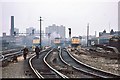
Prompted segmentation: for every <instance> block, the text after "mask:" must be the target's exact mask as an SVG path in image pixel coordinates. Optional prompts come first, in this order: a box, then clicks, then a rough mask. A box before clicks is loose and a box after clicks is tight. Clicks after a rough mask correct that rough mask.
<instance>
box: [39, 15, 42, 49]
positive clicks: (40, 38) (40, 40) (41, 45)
mask: <svg viewBox="0 0 120 80" xmlns="http://www.w3.org/2000/svg"><path fill="white" fill-rule="evenodd" d="M41 18H42V17H41V16H40V20H39V21H40V48H41V49H42V40H41V36H42V35H41V21H42V19H41Z"/></svg>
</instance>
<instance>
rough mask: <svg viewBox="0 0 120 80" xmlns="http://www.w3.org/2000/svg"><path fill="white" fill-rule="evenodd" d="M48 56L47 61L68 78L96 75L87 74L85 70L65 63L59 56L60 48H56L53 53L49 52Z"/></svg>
mask: <svg viewBox="0 0 120 80" xmlns="http://www.w3.org/2000/svg"><path fill="white" fill-rule="evenodd" d="M48 57H49V58H48V60H47V62H48V63H49V64H50V65H51V66H52V67H54V68H55V69H56V70H58V71H59V72H61V73H62V74H64V75H66V76H67V77H68V78H96V76H93V75H87V74H86V73H85V72H83V71H80V70H79V69H76V68H74V67H72V66H71V65H70V64H67V63H66V62H65V61H64V60H63V58H62V57H61V50H57V49H56V50H55V51H54V52H53V53H51V54H49V55H48ZM49 59H50V60H49Z"/></svg>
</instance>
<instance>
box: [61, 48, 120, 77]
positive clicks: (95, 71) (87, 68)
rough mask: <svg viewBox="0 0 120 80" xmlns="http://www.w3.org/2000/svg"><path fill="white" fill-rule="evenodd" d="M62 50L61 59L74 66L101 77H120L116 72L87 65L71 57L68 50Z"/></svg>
mask: <svg viewBox="0 0 120 80" xmlns="http://www.w3.org/2000/svg"><path fill="white" fill-rule="evenodd" d="M64 51H65V52H62V56H63V59H64V60H65V61H66V62H67V63H69V64H71V65H72V66H74V67H76V68H79V69H83V70H85V71H86V72H89V73H90V74H93V75H96V76H99V77H101V78H120V76H119V75H117V74H113V73H109V72H106V71H103V70H100V69H97V68H94V67H92V66H89V65H87V64H85V63H83V62H80V61H79V60H77V59H76V58H75V57H73V56H72V55H71V54H70V52H69V51H68V50H64ZM66 57H67V59H66ZM68 58H70V59H71V61H69V59H68ZM78 63H79V64H78Z"/></svg>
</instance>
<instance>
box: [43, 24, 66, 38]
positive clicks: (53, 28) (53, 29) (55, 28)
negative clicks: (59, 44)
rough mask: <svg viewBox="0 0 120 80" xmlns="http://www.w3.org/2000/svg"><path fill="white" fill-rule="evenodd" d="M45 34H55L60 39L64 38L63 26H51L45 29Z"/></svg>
mask: <svg viewBox="0 0 120 80" xmlns="http://www.w3.org/2000/svg"><path fill="white" fill-rule="evenodd" d="M45 32H46V33H50V34H52V33H57V34H58V35H60V37H61V38H65V26H63V25H61V26H57V25H55V24H53V25H52V26H48V27H46V29H45Z"/></svg>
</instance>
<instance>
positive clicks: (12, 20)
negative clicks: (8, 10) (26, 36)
mask: <svg viewBox="0 0 120 80" xmlns="http://www.w3.org/2000/svg"><path fill="white" fill-rule="evenodd" d="M10 35H11V36H13V35H14V16H11V29H10Z"/></svg>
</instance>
